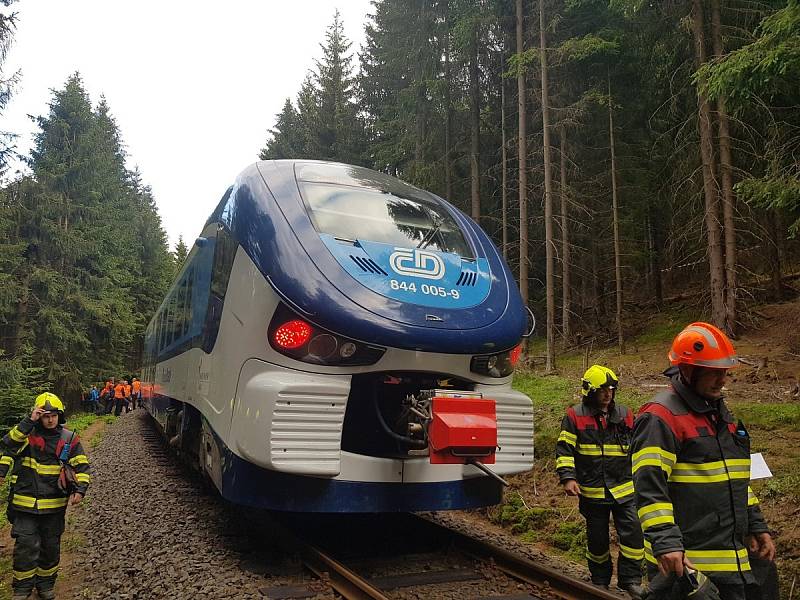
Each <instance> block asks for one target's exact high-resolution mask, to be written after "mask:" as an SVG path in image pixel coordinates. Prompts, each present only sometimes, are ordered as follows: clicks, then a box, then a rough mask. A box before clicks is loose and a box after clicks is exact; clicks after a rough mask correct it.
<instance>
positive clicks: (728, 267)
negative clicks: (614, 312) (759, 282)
mask: <svg viewBox="0 0 800 600" xmlns="http://www.w3.org/2000/svg"><path fill="white" fill-rule="evenodd" d="M711 39H712V40H713V45H714V57H715V58H721V57H722V54H723V52H724V49H723V47H722V26H721V24H720V10H719V0H711ZM717 118H718V119H719V167H720V175H721V179H722V223H723V231H724V234H725V329H726V330H727V332H728V333H729V334H730V335H735V334H736V318H737V314H736V313H737V310H736V291H737V290H736V286H737V281H736V280H737V277H736V255H737V252H736V223H735V221H734V213H735V210H736V206H735V203H736V197H735V196H734V194H733V160H732V158H731V134H730V121H729V120H728V111H727V110H726V108H725V98H723V97H720V98H718V99H717Z"/></svg>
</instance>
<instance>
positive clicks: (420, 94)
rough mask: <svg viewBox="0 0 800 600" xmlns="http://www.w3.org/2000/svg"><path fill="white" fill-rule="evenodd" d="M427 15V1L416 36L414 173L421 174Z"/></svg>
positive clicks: (426, 94) (421, 6)
mask: <svg viewBox="0 0 800 600" xmlns="http://www.w3.org/2000/svg"><path fill="white" fill-rule="evenodd" d="M426 19H427V17H426V14H425V0H423V1H422V2H420V7H419V24H420V27H419V29H418V30H417V36H416V38H417V39H416V42H415V46H416V52H417V60H416V61H415V62H416V68H415V71H416V73H415V75H416V82H415V83H416V86H417V94H416V96H417V97H416V102H415V103H414V105H415V106H414V108H415V111H416V132H415V136H414V163H415V164H414V171H415V172H416V173H419V172H420V171H421V170H422V166H423V164H424V156H423V153H424V148H425V121H426V118H427V115H426V114H425V113H426V106H425V105H426V102H427V98H428V91H427V89H426V88H427V83H426V82H427V77H426V73H425V59H424V55H425V43H426V42H427V40H426V38H425V33H426V32H425V31H424V30H423V27H424V25H423V24H424V23H425V22H426Z"/></svg>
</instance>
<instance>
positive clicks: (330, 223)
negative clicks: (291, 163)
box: [301, 182, 474, 258]
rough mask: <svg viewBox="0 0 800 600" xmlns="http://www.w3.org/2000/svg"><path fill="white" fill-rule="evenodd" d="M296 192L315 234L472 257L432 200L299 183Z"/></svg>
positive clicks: (452, 223) (460, 234)
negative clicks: (299, 196)
mask: <svg viewBox="0 0 800 600" xmlns="http://www.w3.org/2000/svg"><path fill="white" fill-rule="evenodd" d="M301 193H302V195H303V198H304V199H305V201H306V203H307V205H308V207H309V213H310V215H311V220H312V222H313V223H314V227H315V228H316V230H317V231H318V232H320V233H327V234H329V235H332V236H334V237H337V238H344V239H351V240H359V239H360V240H370V241H373V242H382V243H385V244H393V245H396V246H403V247H412V248H427V249H429V250H438V251H441V252H452V253H454V254H458V255H459V256H462V257H464V258H474V256H473V253H472V250H471V248H470V246H469V244H468V243H467V241H466V239H465V238H464V234H463V232H462V231H461V228H460V227H459V226H458V224H457V223H456V222H455V220H454V219H453V217H452V216H451V215H450V213H448V212H447V210H445V209H444V207H442V206H439V205H437V204H434V203H432V202H423V201H421V200H418V199H413V200H412V199H409V198H401V197H399V196H395V195H393V194H388V193H385V192H379V191H377V190H369V189H364V188H355V187H349V186H340V185H331V184H326V183H307V182H305V183H302V184H301Z"/></svg>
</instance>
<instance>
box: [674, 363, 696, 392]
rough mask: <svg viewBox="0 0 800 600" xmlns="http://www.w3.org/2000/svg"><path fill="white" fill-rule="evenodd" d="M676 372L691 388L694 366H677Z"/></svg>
mask: <svg viewBox="0 0 800 600" xmlns="http://www.w3.org/2000/svg"><path fill="white" fill-rule="evenodd" d="M678 371H680V374H681V378H682V379H683V381H684V382H685V383H686V385H688V386H689V387H692V375H694V366H693V365H678Z"/></svg>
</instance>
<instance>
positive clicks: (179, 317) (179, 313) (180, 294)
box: [172, 278, 186, 341]
mask: <svg viewBox="0 0 800 600" xmlns="http://www.w3.org/2000/svg"><path fill="white" fill-rule="evenodd" d="M185 311H186V278H184V279H182V280H181V282H180V283H179V284H178V289H177V294H176V295H175V320H174V322H173V332H172V340H173V341H177V340H179V339H181V337H182V336H183V328H184V322H185V319H186V316H185Z"/></svg>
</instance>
